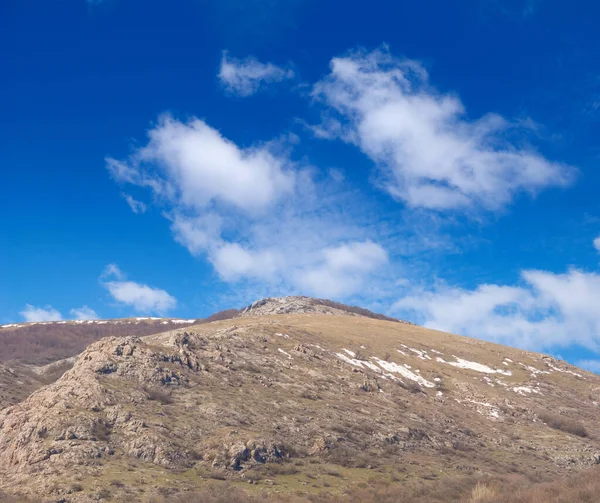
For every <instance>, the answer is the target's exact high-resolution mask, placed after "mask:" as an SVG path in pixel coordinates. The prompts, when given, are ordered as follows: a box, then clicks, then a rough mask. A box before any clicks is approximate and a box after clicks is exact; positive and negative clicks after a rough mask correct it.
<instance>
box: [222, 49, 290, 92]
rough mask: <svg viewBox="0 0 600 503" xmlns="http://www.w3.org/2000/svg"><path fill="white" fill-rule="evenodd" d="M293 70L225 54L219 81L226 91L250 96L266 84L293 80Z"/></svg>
mask: <svg viewBox="0 0 600 503" xmlns="http://www.w3.org/2000/svg"><path fill="white" fill-rule="evenodd" d="M293 78H294V72H293V71H292V70H291V69H286V68H281V67H279V66H276V65H274V64H272V63H261V62H260V61H257V60H256V59H255V58H252V57H248V58H246V59H235V58H230V57H229V56H228V55H227V52H223V57H222V58H221V68H220V70H219V80H220V81H221V84H222V85H223V86H224V87H225V89H226V90H227V91H228V92H230V93H232V94H236V95H238V96H250V95H252V94H255V93H256V92H258V91H259V90H260V89H261V88H262V87H264V86H265V85H266V84H271V83H275V82H281V81H283V80H288V79H293Z"/></svg>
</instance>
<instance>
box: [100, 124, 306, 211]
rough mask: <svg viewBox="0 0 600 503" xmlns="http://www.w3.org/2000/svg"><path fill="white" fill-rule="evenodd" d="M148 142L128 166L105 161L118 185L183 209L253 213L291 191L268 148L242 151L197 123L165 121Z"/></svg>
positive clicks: (280, 160)
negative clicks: (217, 206)
mask: <svg viewBox="0 0 600 503" xmlns="http://www.w3.org/2000/svg"><path fill="white" fill-rule="evenodd" d="M148 136H149V138H150V141H149V142H148V144H147V145H146V146H145V147H143V148H141V149H138V150H137V151H136V153H135V154H134V155H133V156H132V157H131V158H130V159H129V162H125V163H124V162H120V161H117V160H115V159H111V158H109V159H107V166H108V169H109V171H110V172H111V174H112V176H113V177H114V178H115V180H117V181H118V182H121V183H133V184H136V185H140V186H142V187H149V188H151V189H152V190H153V191H154V192H155V194H156V195H157V196H159V197H161V198H163V199H166V200H169V201H171V202H173V203H176V204H178V205H180V206H182V207H183V208H188V209H194V210H196V211H198V210H205V209H206V208H207V207H208V206H210V205H211V204H225V205H229V206H233V207H236V208H239V209H242V210H246V211H252V212H256V211H260V210H261V209H263V208H264V207H265V206H267V205H269V204H270V203H272V202H274V201H275V200H277V199H278V198H280V197H282V196H283V195H284V194H289V193H290V192H291V191H293V189H294V185H295V174H294V172H293V171H292V170H291V169H290V168H291V166H290V165H289V161H288V160H287V159H286V158H285V157H283V156H277V155H276V154H274V153H272V152H271V151H270V149H269V147H268V146H267V145H258V146H254V147H249V148H245V149H243V148H240V147H238V146H237V145H236V144H235V143H233V142H232V141H230V140H228V139H226V138H224V137H223V136H222V135H221V134H220V133H219V132H218V131H217V130H216V129H213V128H211V127H210V126H209V125H208V124H206V123H205V122H203V121H201V120H199V119H192V120H190V121H189V122H188V123H183V122H180V121H177V120H175V119H173V118H172V117H170V116H167V115H165V116H163V117H161V118H160V120H159V122H158V124H157V125H156V126H155V127H154V128H153V129H151V130H150V131H149V133H148Z"/></svg>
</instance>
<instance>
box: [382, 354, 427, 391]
mask: <svg viewBox="0 0 600 503" xmlns="http://www.w3.org/2000/svg"><path fill="white" fill-rule="evenodd" d="M371 359H372V360H375V361H376V362H377V364H378V365H379V366H380V367H381V368H382V369H384V370H386V371H387V372H392V373H394V374H400V375H401V376H402V377H404V378H406V379H410V380H411V381H415V382H416V383H418V384H420V385H421V386H425V387H426V388H434V387H435V384H433V383H432V382H429V381H428V380H427V379H425V378H423V377H421V376H420V375H417V374H415V373H413V372H411V371H410V370H408V369H407V368H405V367H403V366H400V365H397V364H396V363H394V362H386V361H385V360H381V359H379V358H377V357H372V358H371Z"/></svg>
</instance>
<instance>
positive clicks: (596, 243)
mask: <svg viewBox="0 0 600 503" xmlns="http://www.w3.org/2000/svg"><path fill="white" fill-rule="evenodd" d="M594 248H596V251H598V252H600V236H598V237H597V238H596V239H594Z"/></svg>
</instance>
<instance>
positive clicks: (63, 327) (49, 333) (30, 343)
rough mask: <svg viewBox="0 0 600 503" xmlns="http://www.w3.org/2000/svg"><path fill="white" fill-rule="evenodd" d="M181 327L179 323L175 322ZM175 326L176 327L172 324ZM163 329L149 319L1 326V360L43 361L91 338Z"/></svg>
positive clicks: (63, 355)
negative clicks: (140, 320) (148, 320)
mask: <svg viewBox="0 0 600 503" xmlns="http://www.w3.org/2000/svg"><path fill="white" fill-rule="evenodd" d="M176 327H177V328H181V327H182V325H177V326H176ZM171 328H175V327H171ZM164 330H165V325H162V324H160V323H152V322H140V323H105V324H102V325H100V324H97V323H93V324H89V325H88V324H84V323H81V324H74V323H64V324H60V325H59V324H57V323H50V324H47V325H42V324H36V325H25V326H21V327H17V328H3V329H0V362H5V361H9V360H16V359H18V360H20V361H22V362H25V363H31V364H37V365H44V364H46V363H50V362H54V361H57V360H62V359H64V358H69V357H71V356H75V355H77V354H79V353H81V351H83V350H84V349H85V348H86V347H88V346H89V345H90V344H91V343H92V342H95V341H97V340H100V339H102V338H103V337H109V336H116V337H120V336H126V335H137V336H143V335H151V334H156V333H159V332H163V331H164Z"/></svg>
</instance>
